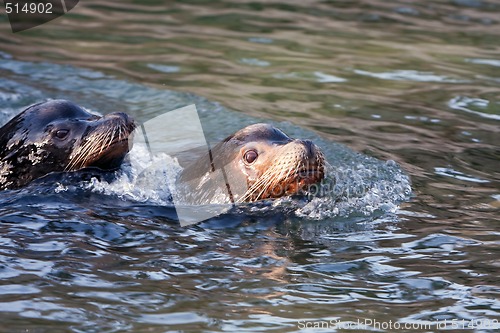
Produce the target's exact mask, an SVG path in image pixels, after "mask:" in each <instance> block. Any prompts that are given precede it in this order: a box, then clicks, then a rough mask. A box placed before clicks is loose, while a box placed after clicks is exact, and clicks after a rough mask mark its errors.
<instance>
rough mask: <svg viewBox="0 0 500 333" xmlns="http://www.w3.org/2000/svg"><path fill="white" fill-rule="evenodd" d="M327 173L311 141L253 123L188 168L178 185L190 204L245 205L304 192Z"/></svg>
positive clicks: (320, 154)
mask: <svg viewBox="0 0 500 333" xmlns="http://www.w3.org/2000/svg"><path fill="white" fill-rule="evenodd" d="M324 175H325V157H324V155H323V153H322V152H321V150H320V149H319V147H318V146H316V145H315V144H314V143H313V142H312V141H310V140H299V139H293V138H290V137H289V136H288V135H286V134H285V133H283V132H282V131H281V130H279V129H277V128H276V127H274V126H272V125H269V124H254V125H250V126H247V127H245V128H243V129H241V130H239V131H237V132H236V133H234V134H232V135H230V136H228V137H227V138H226V139H224V140H223V141H222V142H220V143H218V144H217V145H215V146H214V147H213V148H212V149H210V150H209V153H208V154H206V155H205V156H203V157H201V158H199V159H198V160H196V161H195V162H193V163H190V164H189V165H188V166H186V167H185V168H184V170H183V171H182V172H181V174H180V176H179V178H178V183H179V184H181V186H180V189H184V190H183V196H186V195H187V196H188V197H189V200H187V201H188V202H191V203H192V202H195V203H197V204H200V203H201V204H205V203H221V202H228V200H227V199H229V201H230V202H233V203H241V202H253V201H257V200H263V199H272V198H279V197H283V196H289V195H294V194H300V193H302V192H304V191H306V190H307V188H308V187H309V186H311V185H313V184H317V183H319V182H321V180H322V179H323V178H324Z"/></svg>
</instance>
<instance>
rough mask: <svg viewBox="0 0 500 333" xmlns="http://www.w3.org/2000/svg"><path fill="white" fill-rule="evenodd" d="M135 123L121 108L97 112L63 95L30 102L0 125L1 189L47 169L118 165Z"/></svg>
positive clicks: (49, 170) (17, 184)
mask: <svg viewBox="0 0 500 333" xmlns="http://www.w3.org/2000/svg"><path fill="white" fill-rule="evenodd" d="M134 128H135V125H134V122H133V120H132V119H131V118H129V117H128V116H127V115H126V114H124V113H111V114H108V115H106V116H104V117H101V116H98V115H95V114H91V113H89V112H87V111H85V110H84V109H82V108H81V107H79V106H78V105H75V104H73V103H71V102H69V101H65V100H51V101H48V102H44V103H39V104H35V105H32V106H30V107H28V108H27V109H26V110H24V111H23V112H21V113H20V114H18V115H17V116H15V117H14V118H13V119H12V120H11V121H9V122H8V123H7V124H6V125H4V126H3V127H2V128H0V189H10V188H18V187H21V186H24V185H26V184H28V183H29V182H31V181H32V180H34V179H37V178H40V177H42V176H45V175H47V174H49V173H51V172H62V171H74V170H78V169H82V168H86V167H97V168H101V169H105V170H111V169H115V168H118V167H119V166H120V164H121V163H122V161H123V159H124V157H125V155H126V154H127V152H128V151H129V135H130V133H131V132H132V131H133V130H134Z"/></svg>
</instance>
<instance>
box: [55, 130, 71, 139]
mask: <svg viewBox="0 0 500 333" xmlns="http://www.w3.org/2000/svg"><path fill="white" fill-rule="evenodd" d="M68 133H69V130H67V129H61V130H57V131H56V132H55V133H54V136H55V137H56V138H58V139H61V140H62V139H64V138H65V137H67V136H68Z"/></svg>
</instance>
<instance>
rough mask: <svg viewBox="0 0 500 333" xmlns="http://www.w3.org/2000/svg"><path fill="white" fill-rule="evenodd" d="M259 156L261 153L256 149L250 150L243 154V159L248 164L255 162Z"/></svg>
mask: <svg viewBox="0 0 500 333" xmlns="http://www.w3.org/2000/svg"><path fill="white" fill-rule="evenodd" d="M258 156H259V154H257V152H256V151H255V150H249V151H247V152H246V153H245V155H244V156H243V159H244V160H245V162H247V163H248V164H252V163H253V162H255V160H256V159H257V157H258Z"/></svg>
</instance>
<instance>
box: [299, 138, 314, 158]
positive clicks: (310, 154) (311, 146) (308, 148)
mask: <svg viewBox="0 0 500 333" xmlns="http://www.w3.org/2000/svg"><path fill="white" fill-rule="evenodd" d="M302 143H303V145H304V147H305V148H306V153H307V157H308V158H309V159H313V158H314V156H316V148H315V145H314V143H313V142H312V141H311V140H302Z"/></svg>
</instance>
